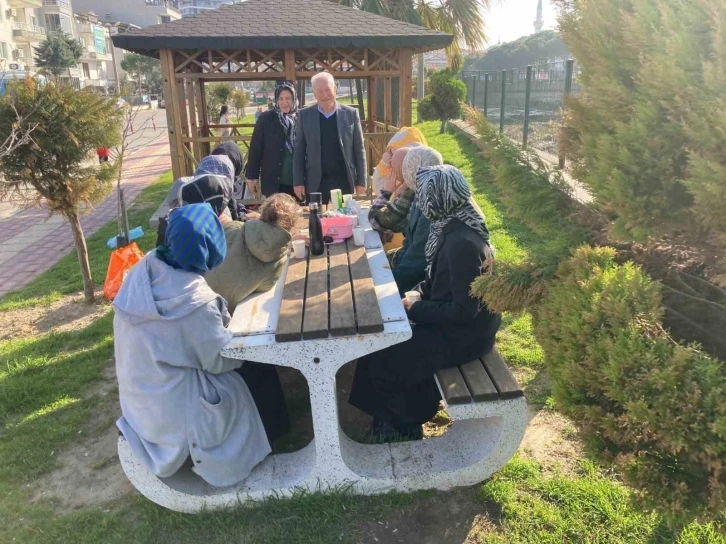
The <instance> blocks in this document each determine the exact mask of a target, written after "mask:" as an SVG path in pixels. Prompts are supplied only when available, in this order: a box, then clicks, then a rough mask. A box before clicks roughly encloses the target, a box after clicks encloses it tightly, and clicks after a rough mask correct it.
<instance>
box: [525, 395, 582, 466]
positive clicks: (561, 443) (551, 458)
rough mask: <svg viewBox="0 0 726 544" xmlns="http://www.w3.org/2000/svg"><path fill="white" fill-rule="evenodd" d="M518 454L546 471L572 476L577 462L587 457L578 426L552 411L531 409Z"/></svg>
mask: <svg viewBox="0 0 726 544" xmlns="http://www.w3.org/2000/svg"><path fill="white" fill-rule="evenodd" d="M519 454H520V455H521V456H522V457H524V458H526V459H531V460H533V461H537V462H538V463H539V464H540V465H542V468H543V469H545V470H560V471H562V472H563V473H565V474H569V475H573V474H574V473H575V471H576V468H577V460H578V459H581V458H582V456H583V455H584V453H583V448H582V444H581V443H580V441H579V439H578V437H577V430H576V429H575V426H574V425H573V424H572V423H571V422H570V420H568V419H567V418H565V417H563V416H561V415H559V414H558V413H556V412H551V411H549V410H540V411H536V410H534V409H532V407H530V420H529V425H527V430H526V432H525V433H524V439H523V440H522V443H521V444H520V446H519Z"/></svg>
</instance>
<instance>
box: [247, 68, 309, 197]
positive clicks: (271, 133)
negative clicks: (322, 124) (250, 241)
mask: <svg viewBox="0 0 726 544" xmlns="http://www.w3.org/2000/svg"><path fill="white" fill-rule="evenodd" d="M296 123H297V96H296V94H295V86H294V85H293V84H292V83H290V82H288V81H286V82H284V83H282V84H280V85H278V86H277V88H276V89H275V107H274V109H271V110H268V111H265V112H263V113H262V114H261V115H260V117H259V119H257V123H255V130H254V132H253V133H252V141H251V142H250V151H249V155H248V160H247V168H246V170H245V177H246V178H247V185H248V186H249V188H250V190H251V191H253V192H256V191H257V186H258V184H259V183H260V181H261V182H262V194H263V195H265V196H270V195H272V194H274V193H285V194H288V195H290V196H292V197H295V192H294V191H293V188H292V187H293V186H292V154H293V150H294V149H295V124H296Z"/></svg>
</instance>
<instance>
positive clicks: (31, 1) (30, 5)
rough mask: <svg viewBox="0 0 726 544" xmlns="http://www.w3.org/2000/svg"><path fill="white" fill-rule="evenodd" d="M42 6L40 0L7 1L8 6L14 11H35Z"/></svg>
mask: <svg viewBox="0 0 726 544" xmlns="http://www.w3.org/2000/svg"><path fill="white" fill-rule="evenodd" d="M42 5H43V2H42V0H9V1H8V6H9V7H11V8H15V9H35V8H39V7H40V6H42Z"/></svg>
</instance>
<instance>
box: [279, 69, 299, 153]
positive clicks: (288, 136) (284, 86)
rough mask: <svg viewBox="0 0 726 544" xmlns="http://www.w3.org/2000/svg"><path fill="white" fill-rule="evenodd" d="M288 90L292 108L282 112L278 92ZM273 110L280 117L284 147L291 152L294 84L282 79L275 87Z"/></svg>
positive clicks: (294, 109) (295, 113)
mask: <svg viewBox="0 0 726 544" xmlns="http://www.w3.org/2000/svg"><path fill="white" fill-rule="evenodd" d="M282 91H290V92H291V93H292V109H291V110H290V112H289V113H283V112H282V110H281V109H280V93H281V92H282ZM275 111H276V112H277V117H278V118H279V119H280V124H281V125H282V128H283V129H285V147H287V150H288V151H289V152H290V153H292V152H293V151H294V150H295V124H296V123H297V92H296V91H295V85H294V84H292V83H291V82H289V81H284V82H282V83H280V84H279V85H278V86H277V87H275Z"/></svg>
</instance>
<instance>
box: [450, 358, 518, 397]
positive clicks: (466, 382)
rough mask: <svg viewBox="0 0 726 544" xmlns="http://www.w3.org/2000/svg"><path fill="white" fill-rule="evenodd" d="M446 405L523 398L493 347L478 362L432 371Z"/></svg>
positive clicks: (515, 382) (505, 364)
mask: <svg viewBox="0 0 726 544" xmlns="http://www.w3.org/2000/svg"><path fill="white" fill-rule="evenodd" d="M436 381H437V382H438V384H439V388H440V390H441V396H442V397H443V399H444V401H445V402H446V404H447V406H456V405H461V404H472V403H475V402H492V401H497V400H507V399H516V398H519V397H523V396H524V393H523V392H522V388H521V387H519V384H518V383H517V380H516V379H515V378H514V376H513V375H512V372H511V371H510V370H509V367H508V366H507V363H505V362H504V359H502V356H501V355H500V354H499V352H498V351H497V349H496V348H494V349H492V350H491V351H490V352H489V353H487V354H486V355H485V356H484V357H482V358H481V359H475V360H473V361H470V362H468V363H466V364H463V365H460V366H458V367H457V366H455V367H452V368H445V369H443V370H439V371H438V372H436Z"/></svg>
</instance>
